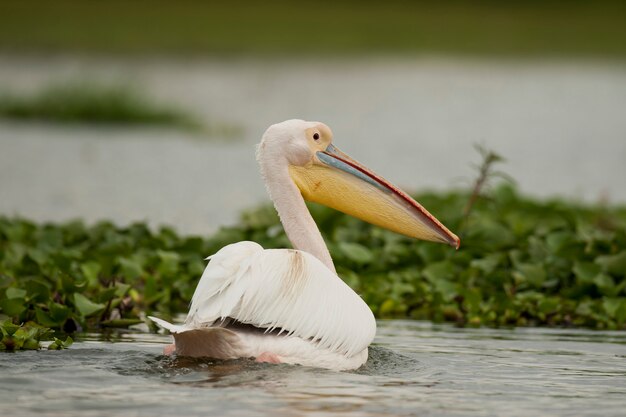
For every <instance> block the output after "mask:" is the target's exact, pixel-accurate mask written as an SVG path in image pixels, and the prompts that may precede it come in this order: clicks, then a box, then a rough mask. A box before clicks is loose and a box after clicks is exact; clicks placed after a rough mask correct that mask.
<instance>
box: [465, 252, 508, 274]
mask: <svg viewBox="0 0 626 417" xmlns="http://www.w3.org/2000/svg"><path fill="white" fill-rule="evenodd" d="M502 258H503V257H502V255H501V254H499V253H493V254H489V255H487V256H485V257H484V258H480V259H474V260H472V262H471V263H470V266H472V267H474V268H477V269H480V270H481V271H483V272H484V273H485V274H491V273H492V272H493V271H495V270H496V268H497V267H498V265H500V262H502Z"/></svg>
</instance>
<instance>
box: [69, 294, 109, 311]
mask: <svg viewBox="0 0 626 417" xmlns="http://www.w3.org/2000/svg"><path fill="white" fill-rule="evenodd" d="M74 305H75V306H76V309H77V310H78V312H79V313H80V315H81V316H83V317H89V316H91V315H93V314H95V313H97V312H100V311H102V310H104V308H105V305H104V304H98V303H94V302H93V301H91V300H90V299H88V298H87V297H85V296H84V295H82V294H79V293H74Z"/></svg>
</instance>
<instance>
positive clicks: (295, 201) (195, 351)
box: [150, 120, 460, 370]
mask: <svg viewBox="0 0 626 417" xmlns="http://www.w3.org/2000/svg"><path fill="white" fill-rule="evenodd" d="M332 142H333V134H332V132H331V130H330V128H329V127H328V126H326V125H325V124H323V123H319V122H307V121H304V120H287V121H284V122H282V123H277V124H275V125H272V126H270V127H269V128H268V129H267V131H266V132H265V134H264V135H263V137H262V139H261V143H260V144H259V145H258V146H257V161H258V163H259V165H260V169H261V175H262V177H263V180H264V181H265V185H266V188H267V191H268V193H269V196H270V198H271V199H272V201H273V202H274V206H275V208H276V210H277V212H278V215H279V217H280V221H281V223H282V225H283V227H284V229H285V232H286V234H287V237H288V238H289V240H290V241H291V243H292V245H293V247H294V249H263V248H262V247H261V246H260V245H258V244H257V243H254V242H247V241H246V242H238V243H233V244H231V245H228V246H225V247H224V248H222V249H220V250H219V251H218V252H217V253H216V254H214V255H212V256H210V257H209V258H207V259H210V261H209V263H208V265H207V267H206V269H205V271H204V273H203V274H202V277H201V278H200V282H199V283H198V286H197V288H196V290H195V293H194V295H193V297H192V300H191V306H190V309H189V313H188V315H187V318H186V320H185V322H184V324H182V325H174V324H171V323H168V322H166V321H164V320H161V319H159V318H156V317H150V319H151V320H153V321H154V322H155V323H156V324H157V325H159V326H160V327H162V328H164V329H167V330H169V331H170V332H171V334H172V335H173V337H174V344H173V345H170V346H167V347H166V348H165V349H164V352H165V353H176V354H177V355H183V356H195V357H209V358H215V359H235V358H255V359H256V360H257V361H259V362H270V363H288V364H299V365H304V366H313V367H320V368H327V369H333V370H351V369H356V368H359V367H360V366H361V365H363V364H364V363H365V362H366V361H367V355H368V346H369V345H370V343H372V340H373V339H374V336H375V334H376V321H375V319H374V315H373V313H372V311H371V310H370V309H369V307H368V306H367V304H366V303H365V302H364V301H363V300H362V299H361V297H359V296H358V295H357V294H356V293H355V292H354V291H353V290H352V289H351V288H350V287H348V285H346V284H345V283H344V282H343V281H342V280H341V278H339V277H338V276H337V273H336V272H335V265H334V264H333V261H332V258H331V256H330V253H329V252H328V248H327V247H326V244H325V243H324V239H323V238H322V235H321V234H320V231H319V229H318V228H317V225H316V224H315V221H314V220H313V218H312V217H311V214H310V213H309V211H308V209H307V207H306V204H305V200H308V201H312V202H316V203H321V204H324V205H326V206H328V207H331V208H333V209H336V210H339V211H342V212H344V213H346V214H349V215H352V216H354V217H357V218H359V219H361V220H364V221H366V222H369V223H372V224H374V225H377V226H381V227H384V228H387V229H389V230H392V231H394V232H397V233H401V234H404V235H407V236H409V237H413V238H418V239H423V240H429V241H434V242H442V243H446V244H449V245H451V246H453V247H455V248H458V247H459V244H460V240H459V238H458V237H457V236H456V235H454V234H453V233H452V232H450V231H449V230H448V229H447V228H446V227H445V226H444V225H443V224H441V223H440V222H439V221H438V220H437V219H436V218H435V217H434V216H432V215H431V214H430V213H429V212H428V211H426V209H424V208H423V207H422V206H421V205H420V204H419V203H417V202H416V201H415V200H413V199H412V198H411V197H410V196H409V195H408V194H406V193H405V192H403V191H401V190H400V189H399V188H397V187H395V186H394V185H392V184H391V183H389V182H388V181H386V180H385V179H383V178H382V177H380V176H378V175H377V174H375V173H374V172H372V171H371V170H369V169H367V168H366V167H365V166H363V165H362V164H360V163H359V162H357V161H355V160H353V159H352V158H350V157H349V156H348V155H346V154H345V153H343V152H341V151H340V150H339V149H338V148H337V147H335V145H333V143H332Z"/></svg>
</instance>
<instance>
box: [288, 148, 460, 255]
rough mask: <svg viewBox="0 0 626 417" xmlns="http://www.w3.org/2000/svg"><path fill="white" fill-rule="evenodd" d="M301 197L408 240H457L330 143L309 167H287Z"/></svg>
mask: <svg viewBox="0 0 626 417" xmlns="http://www.w3.org/2000/svg"><path fill="white" fill-rule="evenodd" d="M289 170H290V174H291V177H292V178H293V180H294V182H295V183H296V185H297V186H298V188H299V189H300V192H301V193H302V196H303V197H304V198H305V199H306V200H308V201H313V202H316V203H320V204H324V205H325V206H328V207H331V208H333V209H335V210H339V211H341V212H343V213H346V214H349V215H351V216H354V217H357V218H359V219H361V220H364V221H366V222H368V223H372V224H375V225H377V226H381V227H384V228H386V229H389V230H391V231H394V232H396V233H400V234H403V235H406V236H409V237H413V238H417V239H423V240H430V241H433V242H442V243H447V244H449V245H451V246H454V247H455V248H457V249H458V247H459V245H460V244H461V241H460V239H459V238H458V237H457V236H456V235H455V234H454V233H452V232H451V231H449V230H448V229H447V228H446V227H445V226H444V225H443V224H441V222H439V220H437V219H436V218H435V217H434V216H433V215H432V214H430V213H429V212H428V211H426V209H425V208H424V207H422V206H421V205H420V204H419V203H418V202H417V201H415V200H413V199H412V198H411V197H410V196H409V195H408V194H407V193H405V192H404V191H402V190H400V189H399V188H398V187H396V186H394V185H392V184H391V183H390V182H388V181H387V180H385V179H384V178H382V177H380V176H378V175H377V174H375V173H374V172H372V171H370V170H369V169H367V168H366V167H364V166H363V165H361V164H360V163H358V162H357V161H355V160H354V159H352V158H350V157H349V156H348V155H346V154H345V153H343V152H341V151H340V150H339V149H337V148H336V147H335V146H333V145H332V144H331V145H329V146H328V147H327V148H326V150H324V151H319V152H316V157H315V158H314V160H313V163H312V164H309V165H308V166H304V167H300V166H290V167H289Z"/></svg>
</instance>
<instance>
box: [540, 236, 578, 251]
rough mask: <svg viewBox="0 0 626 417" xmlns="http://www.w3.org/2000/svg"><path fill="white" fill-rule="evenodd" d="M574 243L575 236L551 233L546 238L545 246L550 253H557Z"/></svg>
mask: <svg viewBox="0 0 626 417" xmlns="http://www.w3.org/2000/svg"><path fill="white" fill-rule="evenodd" d="M575 241H576V236H575V235H574V234H573V233H571V232H568V231H559V232H552V233H550V234H548V236H546V245H547V246H548V249H549V250H550V251H551V252H555V253H558V252H559V251H561V250H562V249H563V248H564V247H566V246H567V245H570V244H572V243H574V242H575Z"/></svg>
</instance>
